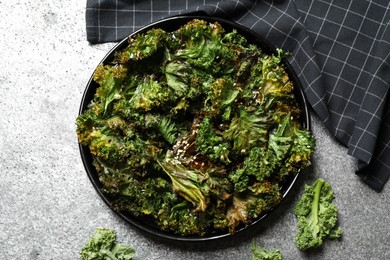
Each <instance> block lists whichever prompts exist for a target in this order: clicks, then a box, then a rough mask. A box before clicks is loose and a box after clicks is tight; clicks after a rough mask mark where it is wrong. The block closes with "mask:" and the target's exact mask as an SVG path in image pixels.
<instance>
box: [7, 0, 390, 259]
mask: <svg viewBox="0 0 390 260" xmlns="http://www.w3.org/2000/svg"><path fill="white" fill-rule="evenodd" d="M84 12H85V3H84V1H77V0H69V1H54V0H44V1H31V0H19V1H17V0H9V1H5V0H0V17H1V20H2V22H1V23H0V54H1V55H0V60H1V67H0V259H78V258H79V254H78V253H79V251H80V249H81V248H82V247H83V245H84V244H85V243H86V241H87V240H88V238H89V237H90V235H91V234H92V233H93V232H94V229H95V228H96V227H107V228H112V229H115V231H116V232H117V235H118V240H119V241H120V242H122V243H128V244H131V245H132V246H133V247H134V248H135V250H136V251H137V257H136V259H149V260H150V259H183V260H184V259H186V260H188V259H224V260H229V259H231V260H233V259H250V244H251V242H252V240H255V241H256V242H257V243H258V244H260V245H262V246H264V247H265V248H268V249H280V250H281V252H282V254H283V256H284V259H390V243H389V241H390V232H389V224H390V207H389V205H388V204H389V201H390V185H389V184H388V185H387V186H386V187H385V188H384V190H383V191H382V193H379V194H378V193H376V192H374V191H372V190H371V189H369V188H368V187H367V186H366V185H365V184H363V183H362V182H361V181H360V180H359V179H358V178H357V177H356V176H355V174H354V170H355V167H356V162H355V160H354V159H353V158H351V157H349V156H347V154H346V149H345V148H344V147H341V146H340V145H338V144H337V143H335V142H334V141H333V140H332V138H331V137H330V136H329V135H328V132H327V131H326V130H325V129H324V127H323V126H322V124H321V123H319V122H318V120H317V119H316V118H315V117H314V118H313V131H314V133H315V136H316V137H317V147H318V148H317V152H316V153H315V156H314V158H313V166H312V167H311V168H310V169H309V170H307V171H305V173H304V174H302V175H301V176H300V178H299V179H298V181H297V183H296V186H295V187H294V188H293V190H292V191H291V193H290V196H289V198H288V199H287V200H285V201H284V202H283V203H282V205H281V206H280V207H279V208H278V209H277V210H276V211H275V212H274V213H273V214H272V215H271V216H270V217H269V218H268V219H266V221H265V222H264V223H263V224H262V225H260V226H259V227H257V228H256V229H255V230H253V231H251V232H249V233H248V234H246V235H245V236H238V237H237V238H235V239H231V240H226V241H220V242H214V243H208V244H197V245H189V244H176V243H168V242H164V241H159V240H156V239H154V238H151V237H149V236H147V235H145V234H144V233H143V232H140V231H139V230H137V229H135V228H134V227H133V226H131V225H129V224H126V223H125V222H124V221H123V220H122V219H120V218H119V217H117V216H116V215H115V214H114V213H113V212H112V211H111V210H110V209H109V208H108V207H107V206H106V205H105V204H104V203H103V201H102V200H101V199H100V198H99V196H98V194H97V193H96V192H95V190H94V188H93V187H92V185H91V183H90V182H89V179H88V177H87V175H86V173H85V170H84V168H83V165H82V162H81V159H80V156H79V151H78V146H77V140H76V135H75V124H74V121H75V118H76V116H77V113H78V109H79V104H80V101H81V97H82V93H83V91H84V88H85V85H86V83H87V82H88V79H89V77H90V75H91V73H92V72H93V69H94V68H95V66H96V65H97V64H98V63H99V62H100V60H101V59H102V58H103V57H104V55H105V53H106V52H107V51H108V50H109V49H111V47H112V46H113V44H103V45H96V46H90V45H89V44H88V42H87V41H86V36H85V29H84V26H85V22H84ZM317 177H322V178H324V179H326V180H328V181H330V182H331V184H332V186H333V188H334V191H335V193H336V200H335V203H336V204H337V205H338V207H339V211H340V214H339V216H340V224H341V226H342V228H343V230H344V236H343V238H342V240H341V241H327V242H326V243H325V244H324V246H323V248H322V249H319V250H314V251H312V252H310V253H302V252H300V251H299V250H298V249H297V248H296V247H295V245H294V242H293V239H294V235H295V232H296V219H295V217H294V215H293V212H292V205H293V204H294V203H295V202H296V200H297V197H298V196H299V195H300V194H301V193H302V191H303V185H304V184H305V183H308V184H309V183H312V181H313V180H315V179H316V178H317Z"/></svg>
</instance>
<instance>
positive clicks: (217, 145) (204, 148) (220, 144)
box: [195, 117, 230, 163]
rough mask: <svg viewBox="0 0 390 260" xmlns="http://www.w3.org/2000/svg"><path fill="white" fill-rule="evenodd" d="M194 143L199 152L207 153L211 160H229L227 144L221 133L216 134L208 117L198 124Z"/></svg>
mask: <svg viewBox="0 0 390 260" xmlns="http://www.w3.org/2000/svg"><path fill="white" fill-rule="evenodd" d="M195 143H196V146H197V147H198V148H199V150H200V151H201V153H203V154H205V155H207V156H208V157H209V158H210V160H211V161H214V162H219V161H221V162H224V163H229V162H230V160H229V150H230V147H229V144H228V143H227V142H225V141H224V139H223V138H222V136H221V135H217V133H216V131H215V130H214V128H213V124H212V119H211V118H210V117H205V118H204V119H203V121H202V122H201V123H200V124H199V128H198V131H197V136H196V139H195Z"/></svg>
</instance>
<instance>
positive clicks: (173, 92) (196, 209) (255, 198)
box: [76, 19, 315, 235]
mask: <svg viewBox="0 0 390 260" xmlns="http://www.w3.org/2000/svg"><path fill="white" fill-rule="evenodd" d="M284 55H285V53H284V52H283V51H281V50H278V51H277V53H274V54H270V53H265V52H264V50H262V49H261V48H260V47H258V46H256V45H254V44H251V43H249V42H248V41H247V40H246V39H245V38H244V37H243V36H242V35H240V34H239V33H238V32H237V31H235V30H232V31H225V30H224V28H222V26H221V25H220V24H219V23H216V22H215V23H208V22H205V21H203V20H196V19H195V20H192V21H190V22H188V23H187V24H185V25H183V26H181V27H180V28H179V29H178V30H176V31H173V32H166V31H164V30H162V29H151V30H149V31H147V32H145V33H142V34H138V35H135V36H133V37H131V38H130V39H129V41H128V45H127V46H126V47H124V49H122V50H120V51H117V52H116V53H115V55H114V58H113V60H112V62H111V63H107V64H101V65H99V66H98V67H97V69H96V71H95V73H94V77H93V79H94V82H95V83H96V84H97V86H98V88H97V90H96V94H95V96H94V98H93V100H92V101H91V102H90V104H89V106H88V109H86V110H85V111H84V112H83V113H82V114H81V115H80V116H79V117H78V118H77V120H76V124H77V135H78V139H79V142H80V143H81V144H82V145H84V146H87V147H88V148H89V151H90V152H91V154H92V155H93V158H94V162H93V163H94V166H95V167H96V170H97V173H98V175H99V179H100V181H101V183H102V185H103V187H102V192H103V193H104V194H105V195H106V196H108V197H109V198H110V200H111V203H112V205H111V206H112V208H114V209H115V210H117V211H120V212H128V213H130V214H131V215H133V216H135V217H149V218H150V219H152V220H153V221H154V222H155V223H156V224H157V225H158V226H159V228H160V229H161V230H163V231H167V232H173V233H176V234H180V235H204V234H207V233H208V232H211V231H215V230H228V231H229V232H230V233H234V232H235V231H236V229H237V228H238V227H239V226H245V225H248V224H250V223H251V222H252V221H253V220H255V219H256V218H258V217H260V216H262V215H263V214H265V213H267V212H268V211H270V210H272V209H273V208H274V207H275V206H277V205H278V204H279V203H280V201H281V199H282V194H281V185H282V184H283V181H284V180H285V179H286V176H289V175H294V174H296V173H297V172H298V171H299V169H301V168H304V167H306V166H308V165H309V164H310V157H311V155H312V153H313V151H314V148H315V140H314V137H313V136H312V134H311V133H310V132H309V131H308V130H306V129H304V128H303V127H302V126H301V124H300V118H299V117H300V114H301V112H300V109H299V105H298V103H297V101H296V99H295V96H294V85H293V83H292V81H291V80H290V79H289V75H288V73H287V72H286V69H285V66H284V65H283V63H282V62H281V60H282V59H283V57H284Z"/></svg>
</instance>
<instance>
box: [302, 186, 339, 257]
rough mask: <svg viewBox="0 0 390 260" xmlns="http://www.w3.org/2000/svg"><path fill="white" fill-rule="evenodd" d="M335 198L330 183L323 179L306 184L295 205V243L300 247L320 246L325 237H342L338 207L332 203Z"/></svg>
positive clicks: (305, 248)
mask: <svg viewBox="0 0 390 260" xmlns="http://www.w3.org/2000/svg"><path fill="white" fill-rule="evenodd" d="M333 199H334V192H333V190H332V188H331V186H330V183H329V182H327V181H324V180H323V179H317V180H316V181H315V182H314V183H313V185H311V186H309V185H306V186H305V191H304V193H303V195H302V197H301V199H300V200H299V201H298V202H297V204H296V205H295V207H294V213H295V215H296V217H297V219H298V232H297V234H296V237H295V243H296V245H297V247H298V248H299V249H301V250H307V249H310V248H316V247H320V246H321V245H322V244H323V242H324V240H325V238H330V239H336V238H340V237H341V235H342V230H341V228H340V227H338V226H337V219H338V216H337V215H338V209H337V207H336V205H335V204H333V203H332V201H333Z"/></svg>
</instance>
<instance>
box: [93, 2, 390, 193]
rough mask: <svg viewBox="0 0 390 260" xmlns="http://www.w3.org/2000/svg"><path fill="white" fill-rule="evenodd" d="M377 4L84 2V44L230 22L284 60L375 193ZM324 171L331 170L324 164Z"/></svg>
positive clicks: (388, 151)
mask: <svg viewBox="0 0 390 260" xmlns="http://www.w3.org/2000/svg"><path fill="white" fill-rule="evenodd" d="M386 2H388V1H383V0H373V1H362V0H351V1H331V0H324V1H321V0H295V1H288V0H274V1H265V0H262V1H250V0H235V1H234V0H226V1H216V0H197V1H196V0H193V1H188V0H187V1H174V0H171V1H169V0H158V1H157V0H154V1H153V0H149V1H144V0H127V1H126V0H116V1H112V0H87V9H86V24H87V25H86V29H87V40H88V41H89V42H90V43H92V44H95V43H103V42H112V41H119V40H121V39H123V38H124V37H126V36H127V35H128V34H130V33H131V32H133V31H135V30H137V29H139V28H141V27H143V26H144V25H146V24H148V23H151V22H153V21H156V20H159V19H161V18H164V17H168V16H173V15H186V14H199V15H208V16H214V17H221V18H225V19H229V20H232V21H235V22H237V23H239V24H241V25H244V26H246V27H248V28H250V29H252V30H253V31H255V32H257V33H259V34H260V35H262V36H263V37H265V38H267V39H268V40H269V41H270V42H272V43H273V44H274V45H275V46H277V47H279V48H282V49H284V50H288V51H290V52H291V53H292V56H291V57H290V58H289V61H290V63H291V64H292V66H293V67H294V69H295V70H296V71H297V72H298V73H299V75H298V76H299V79H300V80H301V82H302V85H303V88H304V92H305V94H306V97H307V100H308V102H309V103H310V105H311V107H312V108H313V110H314V111H315V112H316V113H317V115H318V116H319V118H320V119H321V120H322V121H323V122H324V124H325V125H326V127H327V128H328V129H329V131H330V132H331V134H332V135H333V136H334V137H335V138H336V140H338V141H339V142H340V143H341V144H343V145H345V146H346V147H348V154H349V155H351V156H354V157H356V158H357V159H358V162H359V163H358V171H357V174H358V175H359V176H360V177H361V178H362V180H364V182H366V183H367V184H368V185H369V186H370V187H372V188H373V189H375V190H376V191H381V190H382V188H383V186H384V184H385V183H386V181H387V180H388V178H389V176H390V104H389V103H390V100H389V101H388V102H387V101H386V98H387V92H388V89H389V82H390V67H389V65H390V57H389V55H390V28H389V26H388V24H389V19H390V13H389V5H390V4H389V3H386ZM330 163H331V162H330Z"/></svg>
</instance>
